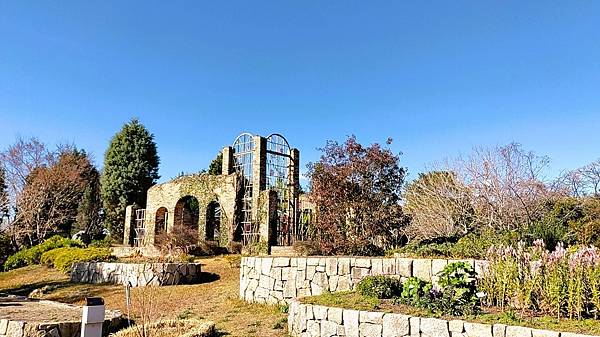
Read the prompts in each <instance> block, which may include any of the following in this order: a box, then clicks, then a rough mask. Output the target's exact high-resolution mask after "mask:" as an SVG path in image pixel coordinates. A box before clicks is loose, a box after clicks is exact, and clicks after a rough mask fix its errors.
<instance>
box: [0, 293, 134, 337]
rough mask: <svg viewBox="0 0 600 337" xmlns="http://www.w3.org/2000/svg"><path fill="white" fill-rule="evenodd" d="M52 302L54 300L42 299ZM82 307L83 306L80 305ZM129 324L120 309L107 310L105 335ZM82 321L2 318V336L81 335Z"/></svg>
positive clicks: (57, 303)
mask: <svg viewBox="0 0 600 337" xmlns="http://www.w3.org/2000/svg"><path fill="white" fill-rule="evenodd" d="M41 302H52V301H41ZM52 304H53V305H56V306H61V305H62V306H65V307H69V308H72V307H75V306H73V305H69V304H64V303H59V302H52ZM78 308H81V307H78ZM126 325H127V320H126V319H125V318H124V317H123V315H122V314H121V312H120V311H118V310H106V312H105V320H104V323H103V324H102V331H103V334H102V335H103V336H106V335H108V334H109V333H114V332H116V331H118V330H119V329H122V328H123V327H125V326H126ZM80 335H81V321H57V322H45V323H39V322H30V321H24V320H11V319H6V318H3V319H0V337H39V336H51V337H79V336H80Z"/></svg>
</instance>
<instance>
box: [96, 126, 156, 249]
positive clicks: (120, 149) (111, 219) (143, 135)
mask: <svg viewBox="0 0 600 337" xmlns="http://www.w3.org/2000/svg"><path fill="white" fill-rule="evenodd" d="M159 162H160V159H159V157H158V153H157V151H156V144H155V143H154V135H152V134H151V133H150V132H149V131H148V130H147V129H146V127H144V125H142V124H141V123H140V122H139V121H138V120H137V119H132V120H131V121H130V122H129V123H127V124H125V125H124V126H123V128H122V129H121V131H119V132H118V133H117V134H116V135H115V136H114V137H113V138H112V140H111V142H110V145H109V147H108V149H107V150H106V153H105V155H104V169H103V172H102V177H101V179H100V183H101V186H102V187H101V194H102V199H103V203H104V210H105V222H106V224H107V226H108V228H109V229H110V231H111V235H112V236H113V237H117V238H118V237H121V236H122V235H123V224H124V219H125V208H126V207H127V205H131V204H137V205H138V206H144V205H145V204H146V191H147V190H148V188H150V186H152V185H153V184H154V183H155V182H156V180H157V179H158V178H159V175H158V164H159Z"/></svg>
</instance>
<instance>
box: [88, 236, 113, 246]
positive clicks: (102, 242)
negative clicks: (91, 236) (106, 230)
mask: <svg viewBox="0 0 600 337" xmlns="http://www.w3.org/2000/svg"><path fill="white" fill-rule="evenodd" d="M113 243H114V242H113V239H112V238H111V237H110V236H109V235H107V236H105V237H104V239H102V240H94V241H92V243H90V244H89V247H98V248H110V247H111V246H112V245H113Z"/></svg>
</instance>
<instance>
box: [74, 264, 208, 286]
mask: <svg viewBox="0 0 600 337" xmlns="http://www.w3.org/2000/svg"><path fill="white" fill-rule="evenodd" d="M200 274H201V265H200V263H115V262H79V263H75V264H74V265H73V270H72V271H71V282H79V283H114V284H123V285H126V284H128V283H129V284H131V286H132V287H143V286H148V285H154V286H164V285H175V284H190V283H196V282H199V281H200Z"/></svg>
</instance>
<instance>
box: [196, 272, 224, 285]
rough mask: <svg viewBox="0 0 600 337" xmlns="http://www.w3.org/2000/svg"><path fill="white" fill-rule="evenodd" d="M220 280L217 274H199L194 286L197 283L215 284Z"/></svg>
mask: <svg viewBox="0 0 600 337" xmlns="http://www.w3.org/2000/svg"><path fill="white" fill-rule="evenodd" d="M220 279H221V276H219V274H215V273H207V272H200V277H198V281H197V282H194V283H196V284H198V283H210V282H215V281H218V280H220Z"/></svg>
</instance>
